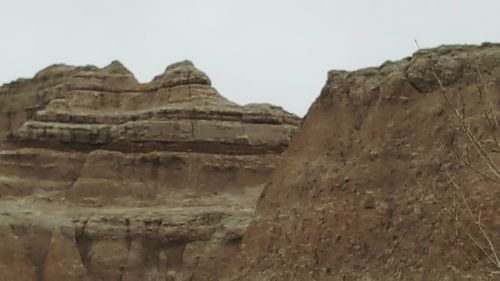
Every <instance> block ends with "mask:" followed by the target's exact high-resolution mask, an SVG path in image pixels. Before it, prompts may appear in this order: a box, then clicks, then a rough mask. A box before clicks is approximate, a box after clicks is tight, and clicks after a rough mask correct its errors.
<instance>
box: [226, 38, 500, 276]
mask: <svg viewBox="0 0 500 281" xmlns="http://www.w3.org/2000/svg"><path fill="white" fill-rule="evenodd" d="M440 83H441V86H440ZM443 91H444V93H446V95H447V96H449V98H450V100H451V102H452V104H454V105H452V104H450V103H449V102H447V101H446V99H445V95H444V94H443ZM486 93H489V94H488V95H489V97H488V98H485V97H486V96H487V95H486ZM499 93H500V45H495V44H484V45H482V46H443V47H439V48H436V49H430V50H421V51H419V52H417V53H416V54H414V56H412V57H410V58H406V59H403V60H401V61H398V62H387V63H384V64H383V65H382V66H380V67H376V68H368V69H363V70H359V71H354V72H346V71H331V72H330V73H329V75H328V81H327V82H326V85H325V87H324V88H323V90H322V93H321V95H320V96H319V97H318V98H317V100H316V101H315V103H314V104H313V105H312V107H311V108H310V110H309V113H308V114H307V116H306V118H305V119H304V122H303V124H302V126H301V128H300V129H299V130H298V131H297V133H296V135H295V137H294V139H293V141H292V143H291V144H290V147H289V149H288V150H287V152H286V153H285V155H284V161H283V162H282V163H283V164H282V165H280V167H278V168H277V169H276V171H275V172H274V174H273V177H272V180H271V183H270V184H269V185H268V186H267V187H266V190H265V192H264V194H263V195H262V196H261V199H260V201H259V204H258V207H257V212H256V218H255V220H254V221H253V222H252V223H251V225H250V226H249V228H248V230H247V232H246V233H245V236H244V240H243V244H242V252H241V254H240V255H239V258H238V259H237V261H236V262H235V263H234V264H233V267H232V269H233V272H232V274H233V279H232V280H304V281H305V280H496V279H495V278H496V277H497V276H498V275H496V274H497V273H498V267H497V266H500V265H497V266H495V265H493V263H494V261H495V258H494V253H493V252H494V251H493V248H495V249H498V248H499V247H500V240H499V239H500V219H499V216H498V214H499V212H500V202H499V200H498V198H499V196H500V188H499V184H498V178H497V180H491V176H493V174H492V169H489V168H488V165H490V166H491V163H489V164H488V163H485V159H486V158H485V157H484V155H483V156H480V155H479V154H478V153H477V150H475V149H474V147H476V145H475V144H472V143H471V141H470V139H469V138H468V137H466V135H464V133H463V131H464V127H463V126H462V127H460V122H459V120H457V118H456V114H457V112H458V115H459V116H465V120H466V121H465V124H467V127H468V128H469V129H465V131H467V130H470V131H471V132H472V133H471V134H472V135H474V136H475V138H476V139H477V140H478V142H477V143H480V144H481V147H482V149H484V151H485V153H486V154H487V155H488V157H489V158H490V160H491V161H492V162H493V163H497V165H498V163H500V156H499V154H498V150H497V148H496V144H495V141H494V139H498V138H499V137H500V135H499V133H500V130H499V129H498V126H497V125H495V124H493V123H494V122H489V121H488V119H489V120H490V121H491V120H496V118H498V113H499V110H498V109H499V104H500V98H499V95H498V94H499ZM485 100H487V102H486V103H484V101H485ZM485 104H486V106H484V105H485ZM454 109H458V111H457V112H455V111H454ZM485 110H486V111H485ZM485 112H489V113H488V114H489V116H490V117H489V118H485ZM456 126H458V128H462V129H459V130H457V129H456ZM495 126H497V127H495ZM481 153H482V152H481ZM464 159H465V160H464ZM486 160H488V159H486ZM499 166H500V165H499ZM471 167H472V169H471ZM482 174H486V175H490V178H489V179H488V178H487V177H485V176H484V175H482ZM464 200H466V201H467V202H468V203H467V204H464ZM467 205H468V206H467ZM469 207H470V208H469ZM471 214H473V217H474V219H472V218H471V217H472V215H471ZM478 218H480V219H478ZM479 226H481V227H479ZM481 228H482V229H481ZM483 230H484V231H483ZM488 240H489V241H488ZM476 242H478V243H476ZM479 245H481V246H479ZM481 248H483V250H482V249H481ZM497 254H498V252H497ZM488 257H489V258H490V260H489V258H488ZM491 261H493V262H491ZM495 271H496V272H497V273H495ZM490 278H493V279H490Z"/></svg>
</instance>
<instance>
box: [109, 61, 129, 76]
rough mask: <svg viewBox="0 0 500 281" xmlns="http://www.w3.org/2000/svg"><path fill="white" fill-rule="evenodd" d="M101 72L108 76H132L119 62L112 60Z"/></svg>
mask: <svg viewBox="0 0 500 281" xmlns="http://www.w3.org/2000/svg"><path fill="white" fill-rule="evenodd" d="M102 70H103V71H105V72H107V73H110V74H121V75H126V76H134V75H133V74H132V72H130V70H128V69H127V68H126V67H125V66H124V65H123V64H122V63H121V62H120V61H118V60H113V61H112V62H111V63H110V64H108V65H107V66H105V67H104V68H103V69H102Z"/></svg>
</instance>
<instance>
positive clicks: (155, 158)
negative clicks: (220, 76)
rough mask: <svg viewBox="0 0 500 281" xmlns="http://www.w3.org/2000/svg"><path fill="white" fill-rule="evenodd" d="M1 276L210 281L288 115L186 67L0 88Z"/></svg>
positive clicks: (292, 120)
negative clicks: (233, 94) (145, 79)
mask: <svg viewBox="0 0 500 281" xmlns="http://www.w3.org/2000/svg"><path fill="white" fill-rule="evenodd" d="M0 116H1V118H0V237H1V238H0V239H1V242H2V243H0V244H1V246H0V249H1V251H0V279H1V280H37V281H49V280H50V281H54V280H56V281H57V280H65V281H66V280H67V281H71V280H86V281H97V280H106V281H107V280H117V281H118V280H119V281H133V280H217V279H218V278H219V277H220V274H221V273H222V271H223V269H224V268H225V265H226V264H227V263H228V262H229V260H231V259H232V258H233V257H234V255H235V253H236V252H237V248H238V246H239V242H240V237H241V235H242V232H243V231H244V229H245V228H246V225H247V224H248V222H249V219H250V218H251V216H252V214H253V208H254V203H255V200H256V199H257V196H258V194H259V192H260V191H261V189H262V184H263V183H265V182H266V181H267V180H268V179H269V176H270V174H271V172H272V171H273V170H274V166H275V163H276V161H277V160H278V159H279V158H280V155H281V153H282V151H283V150H284V149H285V148H286V147H287V146H288V142H289V140H290V138H291V135H292V133H293V131H294V129H295V127H296V126H297V124H298V122H299V119H298V118H297V117H296V116H294V115H293V114H290V113H287V112H285V111H284V110H282V109H281V108H279V107H275V106H272V105H268V104H250V105H247V106H240V105H237V104H235V103H233V102H231V101H229V100H227V99H225V98H224V97H222V96H221V95H219V94H218V92H217V91H216V90H215V89H214V88H213V87H212V86H211V81H210V79H209V78H208V76H207V75H206V74H204V73H203V72H201V71H199V70H198V69H196V68H195V67H194V66H193V64H192V63H191V62H189V61H183V62H179V63H176V64H173V65H171V66H169V67H167V69H166V70H165V72H164V73H163V74H162V75H159V76H157V77H155V78H154V79H153V80H152V81H151V82H150V83H146V84H141V83H139V82H137V80H136V79H135V78H134V76H133V74H132V73H131V72H130V71H128V70H127V69H126V68H125V67H124V66H123V65H122V64H121V63H119V62H117V61H114V62H112V63H111V64H110V65H108V66H106V67H104V68H97V67H94V66H83V67H74V66H67V65H53V66H50V67H48V68H46V69H44V70H42V71H40V72H38V73H37V74H36V75H35V76H34V77H33V78H32V79H20V80H17V81H14V82H12V83H9V84H5V85H3V86H2V87H0Z"/></svg>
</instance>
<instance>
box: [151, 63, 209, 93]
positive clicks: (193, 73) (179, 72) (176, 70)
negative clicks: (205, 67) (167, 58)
mask: <svg viewBox="0 0 500 281" xmlns="http://www.w3.org/2000/svg"><path fill="white" fill-rule="evenodd" d="M152 83H159V84H160V86H161V87H174V86H179V85H187V84H198V85H208V86H210V85H211V81H210V78H208V76H207V75H206V74H205V73H204V72H202V71H200V70H199V69H197V68H196V67H195V66H194V64H193V63H192V62H191V61H190V60H183V61H180V62H176V63H173V64H171V65H169V66H167V68H166V69H165V72H164V73H163V74H162V75H158V76H156V77H155V78H154V79H153V81H152Z"/></svg>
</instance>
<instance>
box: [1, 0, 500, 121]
mask: <svg viewBox="0 0 500 281" xmlns="http://www.w3.org/2000/svg"><path fill="white" fill-rule="evenodd" d="M499 11H500V1H499V0H418V1H417V0H412V1H409V0H329V1H328V0H307V1H306V0H300V1H299V0H287V1H285V0H252V1H240V0H204V1H202V0H178V1H173V0H171V1H170V0H141V1H139V0H136V1H132V0H44V1H40V0H0V84H3V83H6V82H9V81H12V80H15V79H17V78H19V77H24V78H29V77H32V76H33V75H34V74H35V73H36V72H37V71H39V70H41V69H42V68H44V67H46V66H48V65H51V64H54V63H66V64H71V65H87V64H93V65H97V66H100V67H103V66H105V65H107V64H109V63H110V62H111V61H112V60H115V59H116V60H119V61H121V62H122V63H123V64H124V65H125V66H126V67H127V68H128V69H129V70H130V71H132V72H133V73H134V74H135V76H136V77H137V79H138V80H139V81H141V82H148V81H150V80H151V79H152V78H153V77H154V76H155V75H158V74H160V73H162V72H163V71H164V70H165V68H166V66H168V65H169V64H171V63H174V62H176V61H180V60H184V59H189V60H191V61H193V62H194V64H195V65H196V66H197V67H198V68H199V69H200V70H202V71H204V72H205V73H207V74H208V76H209V77H210V78H211V80H212V85H213V86H214V87H215V88H216V89H217V90H218V91H219V92H220V93H221V94H222V95H223V96H225V97H227V98H228V99H230V100H232V101H235V102H237V103H239V104H242V105H244V104H247V103H254V102H267V103H272V104H275V105H279V106H282V107H283V108H285V109H286V110H288V111H290V112H293V113H296V114H298V115H299V116H302V115H304V114H305V113H306V112H307V110H308V108H309V106H310V105H311V103H312V102H313V101H314V100H315V98H316V97H317V96H318V95H319V93H320V90H321V88H322V87H323V85H324V83H325V81H326V75H327V72H328V71H329V70H331V69H345V70H355V69H358V68H364V67H368V66H377V65H380V64H382V63H383V62H384V61H386V60H397V59H401V58H404V57H406V56H409V55H411V54H412V53H413V52H415V51H416V49H417V47H416V45H415V40H417V41H418V43H419V45H420V46H421V47H423V48H426V47H434V46H438V45H441V44H465V43H466V44H480V43H481V42H485V41H488V42H499V41H500V16H498V13H499Z"/></svg>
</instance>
